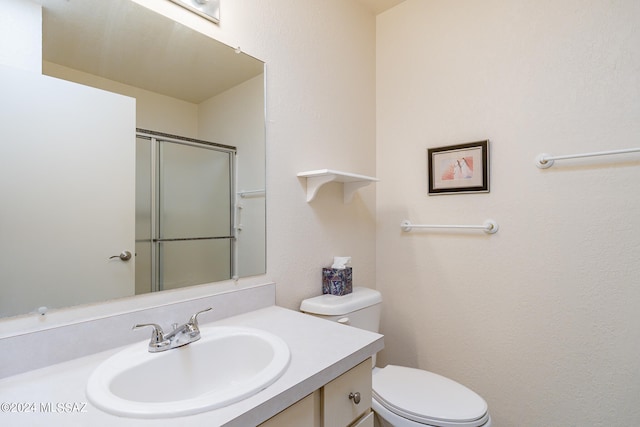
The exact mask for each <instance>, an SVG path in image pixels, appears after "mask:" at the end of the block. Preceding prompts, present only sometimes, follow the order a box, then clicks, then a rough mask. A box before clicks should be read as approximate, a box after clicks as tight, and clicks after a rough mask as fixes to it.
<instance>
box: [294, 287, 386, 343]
mask: <svg viewBox="0 0 640 427" xmlns="http://www.w3.org/2000/svg"><path fill="white" fill-rule="evenodd" d="M381 304H382V295H381V294H380V292H378V291H376V290H375V289H369V288H361V287H354V288H353V292H352V293H350V294H347V295H343V296H337V295H329V294H326V295H320V296H317V297H313V298H309V299H306V300H304V301H302V304H300V311H302V312H304V313H308V314H312V315H314V316H318V317H322V318H324V319H327V320H332V321H334V322H339V323H343V324H345V325H350V326H353V327H356V328H360V329H366V330H367V331H371V332H378V331H379V328H380V309H381Z"/></svg>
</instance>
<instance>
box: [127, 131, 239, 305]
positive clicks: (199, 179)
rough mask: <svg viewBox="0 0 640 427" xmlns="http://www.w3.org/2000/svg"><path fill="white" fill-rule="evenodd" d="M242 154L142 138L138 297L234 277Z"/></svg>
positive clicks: (187, 141)
mask: <svg viewBox="0 0 640 427" xmlns="http://www.w3.org/2000/svg"><path fill="white" fill-rule="evenodd" d="M235 159H236V148H235V147H231V146H227V145H222V144H216V143H211V142H206V141H201V140H196V139H191V138H184V137H179V136H175V135H168V134H163V133H158V132H153V131H148V130H144V129H138V130H137V134H136V278H135V288H136V294H142V293H147V292H155V291H162V290H167V289H176V288H181V287H185V286H191V285H197V284H203V283H210V282H216V281H220V280H226V279H230V278H231V277H233V276H234V274H235V272H234V257H235V247H234V246H235V233H234V230H235V227H234V203H235V202H234V201H235V199H234V197H235V184H234V176H235Z"/></svg>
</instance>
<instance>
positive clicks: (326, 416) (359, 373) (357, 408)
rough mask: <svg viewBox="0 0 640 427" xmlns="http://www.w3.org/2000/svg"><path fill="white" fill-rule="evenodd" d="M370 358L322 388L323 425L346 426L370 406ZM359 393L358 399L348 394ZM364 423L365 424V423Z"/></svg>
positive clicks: (332, 426)
mask: <svg viewBox="0 0 640 427" xmlns="http://www.w3.org/2000/svg"><path fill="white" fill-rule="evenodd" d="M371 387H372V386H371V359H367V360H365V361H364V362H362V363H361V364H359V365H358V366H356V367H354V368H352V369H351V370H350V371H348V372H346V373H344V374H343V375H341V376H339V377H338V378H336V379H335V380H333V381H331V382H330V383H328V384H327V385H325V386H324V388H323V389H322V392H323V402H324V404H323V408H322V414H323V420H324V425H325V426H331V427H340V426H348V425H350V424H351V423H353V422H354V421H355V420H357V419H358V418H359V417H361V416H362V415H363V414H365V413H366V412H367V411H368V410H369V408H371V390H372V389H371ZM356 393H359V396H360V401H359V403H355V401H356V400H357V399H354V398H353V397H352V398H350V397H349V396H350V395H352V396H353V395H355V394H356ZM365 425H366V424H365Z"/></svg>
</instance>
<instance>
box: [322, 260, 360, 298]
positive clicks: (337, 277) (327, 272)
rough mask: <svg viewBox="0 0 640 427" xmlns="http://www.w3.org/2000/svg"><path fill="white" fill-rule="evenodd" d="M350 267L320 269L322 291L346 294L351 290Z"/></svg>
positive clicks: (332, 293) (324, 292)
mask: <svg viewBox="0 0 640 427" xmlns="http://www.w3.org/2000/svg"><path fill="white" fill-rule="evenodd" d="M351 279H352V270H351V267H347V268H344V269H337V268H323V269H322V293H323V294H331V295H340V296H341V295H347V294H350V293H351V292H352V291H353V284H352V280H351Z"/></svg>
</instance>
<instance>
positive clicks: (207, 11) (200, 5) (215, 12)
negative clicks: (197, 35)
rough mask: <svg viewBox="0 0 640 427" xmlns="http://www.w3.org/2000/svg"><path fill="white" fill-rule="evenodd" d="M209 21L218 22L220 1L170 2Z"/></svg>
mask: <svg viewBox="0 0 640 427" xmlns="http://www.w3.org/2000/svg"><path fill="white" fill-rule="evenodd" d="M170 1H172V2H174V3H176V4H179V5H180V6H182V7H184V8H185V9H189V10H190V11H191V12H193V13H196V14H198V15H200V16H202V17H203V18H206V19H208V20H209V21H212V22H215V23H216V24H217V23H219V22H220V0H170Z"/></svg>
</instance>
